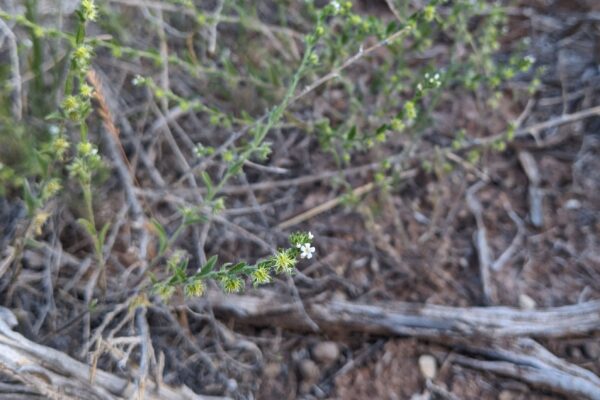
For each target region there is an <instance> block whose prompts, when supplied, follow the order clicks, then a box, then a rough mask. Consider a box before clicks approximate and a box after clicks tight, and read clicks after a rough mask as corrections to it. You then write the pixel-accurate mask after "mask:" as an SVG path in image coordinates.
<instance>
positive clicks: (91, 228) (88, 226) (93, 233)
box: [77, 218, 96, 239]
mask: <svg viewBox="0 0 600 400" xmlns="http://www.w3.org/2000/svg"><path fill="white" fill-rule="evenodd" d="M77 222H78V223H79V225H81V226H83V229H85V231H86V232H87V233H88V234H89V235H90V236H91V237H92V238H94V239H96V227H95V226H94V224H92V223H91V222H90V221H88V220H87V219H85V218H79V219H78V220H77Z"/></svg>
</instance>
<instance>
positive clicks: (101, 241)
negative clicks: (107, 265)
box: [98, 222, 110, 251]
mask: <svg viewBox="0 0 600 400" xmlns="http://www.w3.org/2000/svg"><path fill="white" fill-rule="evenodd" d="M108 228H110V222H107V223H105V224H104V226H103V227H102V229H100V234H99V235H98V245H99V250H100V251H101V250H102V248H103V247H104V241H105V240H106V234H107V233H108Z"/></svg>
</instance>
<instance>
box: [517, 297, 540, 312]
mask: <svg viewBox="0 0 600 400" xmlns="http://www.w3.org/2000/svg"><path fill="white" fill-rule="evenodd" d="M536 306H537V304H536V302H535V300H534V299H532V298H531V297H529V296H527V295H526V294H524V293H521V294H520V295H519V307H521V309H523V310H535V308H536Z"/></svg>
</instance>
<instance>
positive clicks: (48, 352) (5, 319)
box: [0, 307, 222, 400]
mask: <svg viewBox="0 0 600 400" xmlns="http://www.w3.org/2000/svg"><path fill="white" fill-rule="evenodd" d="M15 325H16V318H15V317H14V315H12V313H11V312H10V311H9V310H8V309H5V308H3V307H2V308H0V374H2V375H4V376H8V377H10V378H11V379H13V380H17V381H20V382H22V383H23V384H24V385H25V386H26V387H28V388H30V389H35V391H36V392H39V393H40V394H41V395H43V396H44V398H50V399H61V400H64V399H73V400H79V399H81V400H91V399H92V400H96V399H103V400H104V399H106V400H111V399H130V398H133V397H134V396H135V391H136V386H135V385H134V384H133V382H129V381H128V380H126V379H123V378H121V377H118V376H116V375H113V374H111V373H108V372H105V371H101V370H96V372H95V379H94V383H93V384H91V383H90V367H89V366H87V365H85V364H83V363H81V362H79V361H77V360H75V359H73V358H71V357H69V356H68V355H67V354H64V353H61V352H60V351H58V350H55V349H53V348H50V347H46V346H42V345H39V344H37V343H34V342H32V341H30V340H28V339H27V338H25V337H24V336H23V335H21V334H19V333H17V332H14V331H13V330H12V329H11V327H13V326H15ZM143 398H144V399H156V400H159V399H160V400H164V399H181V400H192V399H198V400H200V399H222V397H206V396H200V395H196V394H195V393H193V392H192V391H191V390H190V389H189V388H187V387H186V386H181V387H179V388H172V387H168V386H166V385H161V386H160V388H157V385H156V383H155V382H153V381H150V380H148V382H147V385H146V386H145V388H144V395H143Z"/></svg>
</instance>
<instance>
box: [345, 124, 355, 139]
mask: <svg viewBox="0 0 600 400" xmlns="http://www.w3.org/2000/svg"><path fill="white" fill-rule="evenodd" d="M355 137H356V125H353V126H352V128H350V130H349V131H348V133H346V139H347V140H354V138H355Z"/></svg>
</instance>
